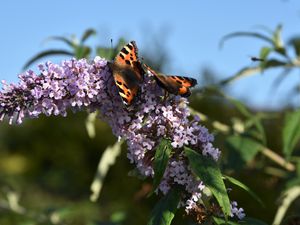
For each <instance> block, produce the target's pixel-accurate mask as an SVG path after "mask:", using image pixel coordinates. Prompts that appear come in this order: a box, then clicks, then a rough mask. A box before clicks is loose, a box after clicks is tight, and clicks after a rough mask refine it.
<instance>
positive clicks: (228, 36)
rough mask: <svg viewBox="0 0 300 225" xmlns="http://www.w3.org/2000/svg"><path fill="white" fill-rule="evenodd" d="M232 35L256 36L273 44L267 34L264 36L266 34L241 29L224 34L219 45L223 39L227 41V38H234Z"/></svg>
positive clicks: (223, 41)
mask: <svg viewBox="0 0 300 225" xmlns="http://www.w3.org/2000/svg"><path fill="white" fill-rule="evenodd" d="M234 37H254V38H258V39H261V40H263V41H266V42H268V43H270V44H273V40H272V39H271V38H269V37H268V36H266V35H263V34H260V33H257V32H243V31H241V32H234V33H230V34H227V35H225V36H224V37H223V38H222V39H221V41H220V44H219V46H220V47H223V45H224V43H225V41H227V40H228V39H231V38H234Z"/></svg>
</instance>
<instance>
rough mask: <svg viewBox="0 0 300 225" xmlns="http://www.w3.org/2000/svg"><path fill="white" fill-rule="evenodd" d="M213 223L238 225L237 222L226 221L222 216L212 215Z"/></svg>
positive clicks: (217, 224)
mask: <svg viewBox="0 0 300 225" xmlns="http://www.w3.org/2000/svg"><path fill="white" fill-rule="evenodd" d="M213 221H214V224H216V225H239V224H240V223H238V222H233V221H226V220H224V219H223V218H219V217H213Z"/></svg>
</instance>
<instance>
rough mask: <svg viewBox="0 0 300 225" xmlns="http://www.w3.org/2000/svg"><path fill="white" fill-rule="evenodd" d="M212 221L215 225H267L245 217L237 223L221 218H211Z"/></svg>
mask: <svg viewBox="0 0 300 225" xmlns="http://www.w3.org/2000/svg"><path fill="white" fill-rule="evenodd" d="M213 221H214V223H215V224H216V225H268V224H266V223H265V222H263V221H261V220H257V219H254V218H251V217H245V218H244V219H242V220H240V221H238V222H233V221H225V220H224V219H223V218H218V217H213Z"/></svg>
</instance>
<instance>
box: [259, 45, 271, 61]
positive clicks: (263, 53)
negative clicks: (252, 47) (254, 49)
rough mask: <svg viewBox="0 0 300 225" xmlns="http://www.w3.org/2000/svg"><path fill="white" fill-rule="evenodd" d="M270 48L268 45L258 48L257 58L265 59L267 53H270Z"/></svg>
mask: <svg viewBox="0 0 300 225" xmlns="http://www.w3.org/2000/svg"><path fill="white" fill-rule="evenodd" d="M271 51H272V48H269V47H262V48H261V49H260V54H259V58H261V59H266V58H267V57H268V55H269V54H270V53H271Z"/></svg>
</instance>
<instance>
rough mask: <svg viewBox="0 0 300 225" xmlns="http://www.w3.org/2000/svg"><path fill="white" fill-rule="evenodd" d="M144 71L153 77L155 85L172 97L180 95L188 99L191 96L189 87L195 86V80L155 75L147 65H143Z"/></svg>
mask: <svg viewBox="0 0 300 225" xmlns="http://www.w3.org/2000/svg"><path fill="white" fill-rule="evenodd" d="M144 67H145V69H146V70H148V71H150V73H151V74H152V75H153V76H154V78H155V80H156V82H157V84H158V85H159V86H160V87H162V88H164V89H165V90H166V91H167V92H169V93H171V94H174V95H181V96H182V97H188V96H190V95H191V91H190V89H189V88H190V87H194V86H195V85H196V84H197V80H196V79H194V78H190V77H184V76H176V75H170V76H167V75H165V74H162V73H157V72H156V71H154V70H153V69H152V68H150V67H149V66H148V65H146V64H144Z"/></svg>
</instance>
